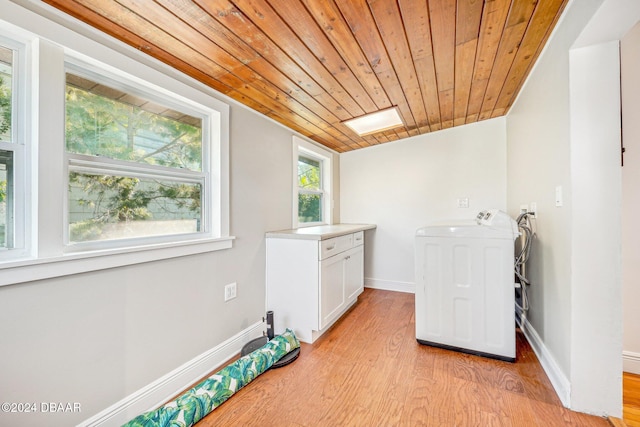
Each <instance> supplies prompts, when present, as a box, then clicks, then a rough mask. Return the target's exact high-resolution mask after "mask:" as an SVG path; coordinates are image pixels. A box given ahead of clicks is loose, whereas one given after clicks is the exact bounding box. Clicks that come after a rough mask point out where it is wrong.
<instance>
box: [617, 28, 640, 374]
mask: <svg viewBox="0 0 640 427" xmlns="http://www.w3.org/2000/svg"><path fill="white" fill-rule="evenodd" d="M638 46H640V23H639V24H636V26H635V27H634V28H633V29H632V30H631V31H630V32H629V33H628V34H627V35H626V36H624V38H623V39H622V43H621V50H620V55H621V62H622V73H621V74H622V76H621V77H622V124H623V128H622V138H623V142H624V146H625V148H626V152H625V155H624V167H623V168H622V283H623V304H624V305H623V308H622V312H623V323H624V338H623V350H624V352H623V356H624V357H623V363H624V370H625V371H626V372H632V373H635V374H640V280H639V278H640V244H638V235H639V231H638V215H639V213H640V191H638V189H639V187H640V120H638V117H640V49H638Z"/></svg>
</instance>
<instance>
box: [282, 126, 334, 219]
mask: <svg viewBox="0 0 640 427" xmlns="http://www.w3.org/2000/svg"><path fill="white" fill-rule="evenodd" d="M300 157H308V158H310V159H312V160H316V161H319V162H320V178H321V181H322V186H321V187H322V188H321V190H320V191H318V190H308V189H303V188H300V187H299V186H298V159H299V158H300ZM292 174H293V200H292V212H293V218H292V228H305V227H314V226H319V225H331V224H333V198H332V195H333V191H332V189H333V187H332V183H333V180H332V177H333V155H332V153H331V152H330V151H328V150H326V149H324V148H320V147H318V146H317V145H315V144H313V143H311V142H308V141H306V140H304V139H302V138H299V137H297V136H294V137H293V168H292ZM302 193H305V194H321V195H322V197H321V203H322V208H321V210H322V221H317V222H300V221H299V219H298V200H299V196H300V194H302Z"/></svg>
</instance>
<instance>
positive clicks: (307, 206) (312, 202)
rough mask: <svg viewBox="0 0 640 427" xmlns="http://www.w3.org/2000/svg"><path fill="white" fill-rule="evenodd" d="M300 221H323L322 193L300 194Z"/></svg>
mask: <svg viewBox="0 0 640 427" xmlns="http://www.w3.org/2000/svg"><path fill="white" fill-rule="evenodd" d="M298 221H299V222H301V223H302V222H321V221H322V194H298Z"/></svg>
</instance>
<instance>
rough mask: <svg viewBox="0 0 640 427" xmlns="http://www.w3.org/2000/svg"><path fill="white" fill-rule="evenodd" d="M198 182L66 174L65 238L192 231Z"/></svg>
mask: <svg viewBox="0 0 640 427" xmlns="http://www.w3.org/2000/svg"><path fill="white" fill-rule="evenodd" d="M201 190H202V185H201V184H200V183H184V182H178V181H171V180H170V179H153V178H135V177H127V176H116V175H92V174H86V173H78V172H72V173H70V174H69V241H70V242H71V243H78V242H88V241H104V240H114V239H123V238H133V237H150V236H160V235H175V234H184V233H196V232H200V231H202V229H201V219H202V218H201V204H202V199H201V193H202V191H201Z"/></svg>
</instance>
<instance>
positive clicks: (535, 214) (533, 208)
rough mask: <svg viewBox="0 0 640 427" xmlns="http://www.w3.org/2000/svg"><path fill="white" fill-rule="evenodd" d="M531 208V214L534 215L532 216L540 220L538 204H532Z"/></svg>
mask: <svg viewBox="0 0 640 427" xmlns="http://www.w3.org/2000/svg"><path fill="white" fill-rule="evenodd" d="M529 206H530V209H529V212H531V214H532V215H531V216H532V217H534V218H538V204H537V203H536V202H531V204H530V205H529Z"/></svg>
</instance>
